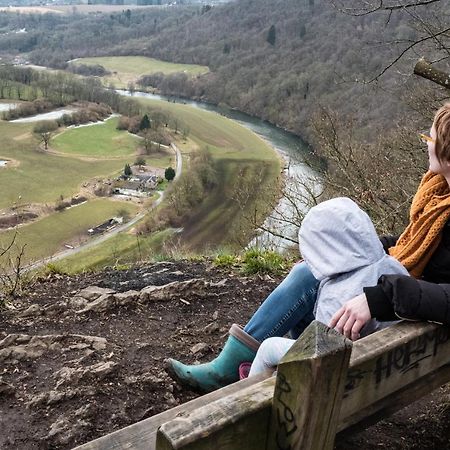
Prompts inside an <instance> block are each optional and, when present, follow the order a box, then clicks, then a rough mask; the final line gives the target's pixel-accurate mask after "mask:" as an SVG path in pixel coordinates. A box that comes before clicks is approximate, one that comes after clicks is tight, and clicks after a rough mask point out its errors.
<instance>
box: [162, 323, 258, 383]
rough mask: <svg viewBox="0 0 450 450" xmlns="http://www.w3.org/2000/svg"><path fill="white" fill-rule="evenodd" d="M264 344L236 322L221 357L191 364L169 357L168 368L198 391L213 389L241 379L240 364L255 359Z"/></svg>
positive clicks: (177, 378) (176, 376)
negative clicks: (261, 344)
mask: <svg viewBox="0 0 450 450" xmlns="http://www.w3.org/2000/svg"><path fill="white" fill-rule="evenodd" d="M259 345H260V343H259V342H258V341H257V340H256V339H254V338H253V337H252V336H250V335H249V334H247V333H246V332H245V331H244V330H243V329H242V328H241V327H239V325H236V324H233V325H232V327H231V329H230V336H229V338H228V340H227V342H226V343H225V346H224V347H223V350H222V351H221V352H220V354H219V356H217V358H215V359H214V360H212V361H211V362H209V363H205V364H198V365H192V366H187V365H185V364H183V363H181V362H179V361H176V360H175V359H169V360H167V363H166V370H167V372H168V373H169V375H170V376H171V377H172V378H173V379H174V380H175V381H178V382H179V383H180V384H182V385H184V386H188V387H190V388H191V389H192V390H194V391H202V392H211V391H214V390H216V389H219V388H221V387H224V386H226V385H227V384H231V383H234V382H235V381H238V380H239V365H240V364H241V363H243V362H251V361H253V360H254V359H255V355H256V351H257V350H258V347H259Z"/></svg>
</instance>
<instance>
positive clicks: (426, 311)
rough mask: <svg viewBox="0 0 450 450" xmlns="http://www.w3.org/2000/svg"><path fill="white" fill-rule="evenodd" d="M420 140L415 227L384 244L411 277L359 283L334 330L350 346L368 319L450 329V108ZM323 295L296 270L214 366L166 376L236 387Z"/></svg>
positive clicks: (295, 331)
mask: <svg viewBox="0 0 450 450" xmlns="http://www.w3.org/2000/svg"><path fill="white" fill-rule="evenodd" d="M421 137H422V140H424V141H425V142H426V143H427V145H428V156H429V171H428V172H427V173H426V174H425V175H424V177H423V178H422V181H421V183H420V185H419V188H418V190H417V193H416V195H415V196H414V199H413V202H412V206H411V212H410V223H409V225H408V226H407V227H406V229H405V231H404V232H403V233H402V235H401V236H400V237H399V238H398V240H397V239H395V238H393V237H384V238H383V237H382V238H381V239H380V240H381V242H382V244H383V247H384V249H385V251H386V252H388V253H389V255H390V256H393V257H394V258H395V259H397V261H399V262H400V263H401V264H402V265H403V266H404V267H405V268H406V269H407V271H408V272H409V274H410V275H411V276H409V275H406V274H399V273H398V272H397V274H392V272H390V273H391V274H389V275H382V276H381V277H380V278H379V279H378V281H377V282H374V283H371V284H362V285H361V286H360V293H359V294H358V295H356V296H354V297H353V298H349V299H348V301H346V302H345V304H343V306H341V307H339V305H338V306H337V308H338V309H337V312H335V313H334V315H333V316H332V318H331V320H330V323H329V325H330V327H332V328H335V329H336V330H337V331H339V332H341V333H343V334H345V335H346V336H347V337H349V338H351V339H353V340H355V339H358V337H359V336H360V332H361V330H362V329H363V327H364V326H365V325H366V324H367V323H368V322H369V321H371V319H377V320H380V321H390V320H396V319H399V318H400V319H407V320H429V321H434V322H439V323H444V324H450V221H449V219H450V104H446V105H444V106H443V107H442V108H440V109H439V110H438V112H437V113H436V116H435V118H434V121H433V125H432V127H431V130H430V136H427V135H421ZM349 251H351V249H349ZM324 256H325V257H326V255H324ZM385 273H386V272H385ZM446 283H449V284H446ZM318 288H319V281H318V280H317V279H316V278H315V277H314V275H313V273H312V272H311V270H310V268H309V267H308V265H307V264H306V263H305V262H302V263H299V264H296V265H295V266H294V267H293V269H292V270H291V272H290V273H289V274H288V276H287V277H286V278H285V279H284V280H283V281H282V283H281V284H280V285H279V286H278V287H277V288H276V289H275V290H274V291H273V292H272V293H271V294H270V295H269V296H268V297H267V299H266V300H265V301H264V302H263V304H262V305H261V306H260V307H259V309H258V310H257V311H256V312H255V314H254V315H253V316H252V318H251V319H250V321H249V322H248V323H247V325H246V326H245V327H244V329H241V328H240V327H239V326H237V325H233V326H232V327H231V329H230V336H229V338H228V340H227V342H226V344H225V346H224V347H223V349H222V351H221V353H220V354H219V355H218V356H217V357H216V358H215V359H214V360H213V361H211V362H209V363H206V364H200V365H185V364H182V363H181V362H179V361H176V360H173V359H169V360H168V365H167V370H168V372H169V373H170V374H171V376H172V377H173V378H174V379H175V380H177V381H178V382H180V383H181V384H184V385H187V386H189V387H191V388H192V389H196V390H201V391H206V392H208V391H212V390H215V389H218V388H220V387H223V386H225V385H227V384H230V383H232V382H234V381H237V380H238V379H239V366H240V364H241V363H243V362H248V361H253V360H254V358H255V355H256V352H257V350H258V348H259V346H260V344H261V343H262V342H263V341H265V340H266V339H268V338H270V337H275V336H277V337H281V336H284V335H285V334H287V333H288V332H290V334H291V337H293V338H294V339H296V338H297V337H298V336H299V335H300V333H301V332H302V331H303V330H304V329H305V328H306V326H307V325H308V324H309V323H310V322H311V321H312V320H313V319H314V308H315V305H316V298H317V292H318ZM343 300H344V301H345V299H343ZM318 306H319V305H318Z"/></svg>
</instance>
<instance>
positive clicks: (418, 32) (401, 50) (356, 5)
mask: <svg viewBox="0 0 450 450" xmlns="http://www.w3.org/2000/svg"><path fill="white" fill-rule="evenodd" d="M332 3H333V5H334V6H335V7H336V8H337V9H338V10H339V11H341V12H343V13H345V14H348V15H352V16H366V15H369V14H384V15H385V21H386V24H388V23H389V22H390V21H391V20H392V17H393V15H395V14H401V15H403V17H404V20H405V21H408V23H409V25H410V26H411V27H412V28H413V29H414V31H415V33H414V38H411V39H398V40H395V41H390V42H385V44H386V45H389V46H392V47H393V48H394V56H393V57H392V59H391V60H388V61H386V62H385V64H384V65H383V67H382V69H381V70H380V71H379V72H378V73H376V74H374V75H372V77H371V78H370V79H369V80H367V81H368V82H372V81H375V80H377V79H379V78H380V77H381V76H382V75H383V74H384V73H385V72H386V71H388V70H389V69H391V68H392V67H393V66H394V65H395V64H396V63H397V62H399V61H400V60H402V59H403V58H404V57H405V56H406V55H411V56H413V57H415V59H419V58H420V57H426V58H427V60H428V61H429V62H430V63H442V62H446V61H448V59H449V58H450V13H449V12H450V4H449V1H448V0H364V1H353V0H333V1H332Z"/></svg>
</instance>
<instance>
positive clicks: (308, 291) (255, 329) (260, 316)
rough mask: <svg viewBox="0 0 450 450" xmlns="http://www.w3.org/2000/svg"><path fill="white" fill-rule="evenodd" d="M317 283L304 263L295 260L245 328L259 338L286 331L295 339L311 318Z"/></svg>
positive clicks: (282, 334)
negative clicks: (294, 263)
mask: <svg viewBox="0 0 450 450" xmlns="http://www.w3.org/2000/svg"><path fill="white" fill-rule="evenodd" d="M318 286H319V282H318V281H317V280H316V279H315V278H314V276H313V274H312V273H311V271H310V270H309V269H308V267H307V266H306V264H305V263H304V262H301V263H298V264H296V265H295V266H294V267H293V268H292V270H291V271H290V272H289V274H288V276H287V277H286V278H285V279H284V280H283V281H282V282H281V284H280V285H278V287H277V288H276V289H275V290H274V291H273V292H272V293H271V294H270V295H269V296H268V297H267V298H266V299H265V300H264V302H263V304H262V305H261V306H260V307H259V308H258V310H257V311H256V312H255V314H253V316H252V318H251V319H250V321H249V322H248V323H247V325H246V326H245V328H244V331H245V332H246V333H248V334H249V335H250V336H253V337H254V338H255V339H256V340H257V341H259V342H263V341H264V340H265V339H267V338H269V337H274V336H284V335H285V334H286V333H288V332H290V334H291V337H292V338H293V339H297V338H298V336H300V334H301V333H302V332H303V330H304V329H305V328H306V327H307V326H308V325H309V324H310V323H311V322H312V321H313V320H314V315H313V310H314V304H315V303H316V295H317V288H318Z"/></svg>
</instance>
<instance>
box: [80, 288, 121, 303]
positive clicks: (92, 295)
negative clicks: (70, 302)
mask: <svg viewBox="0 0 450 450" xmlns="http://www.w3.org/2000/svg"><path fill="white" fill-rule="evenodd" d="M114 292H115V291H114V290H113V289H107V288H102V287H99V286H88V287H87V288H84V289H83V290H81V291H80V292H79V293H78V296H77V297H82V298H84V299H86V300H88V301H93V300H96V299H97V298H99V297H100V296H102V295H107V294H113V293H114Z"/></svg>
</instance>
